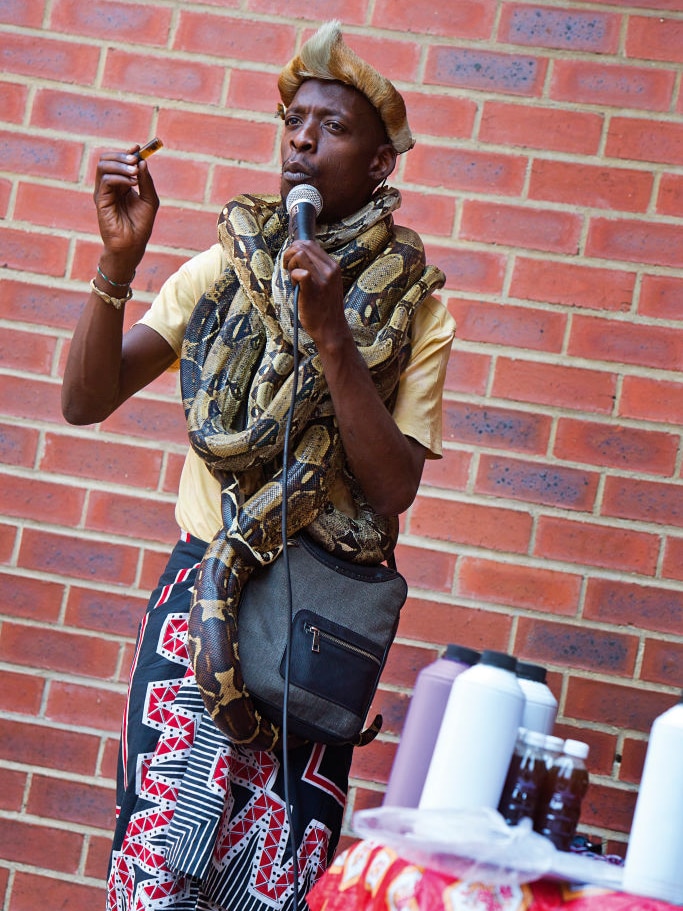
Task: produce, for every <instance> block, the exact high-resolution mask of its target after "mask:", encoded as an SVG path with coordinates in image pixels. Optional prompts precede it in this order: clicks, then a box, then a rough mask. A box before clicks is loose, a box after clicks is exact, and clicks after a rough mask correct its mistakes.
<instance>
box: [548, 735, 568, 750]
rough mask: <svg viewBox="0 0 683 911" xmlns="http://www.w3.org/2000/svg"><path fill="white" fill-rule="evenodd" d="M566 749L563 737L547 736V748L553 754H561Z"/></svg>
mask: <svg viewBox="0 0 683 911" xmlns="http://www.w3.org/2000/svg"><path fill="white" fill-rule="evenodd" d="M563 747H564V740H563V739H562V738H561V737H555V736H554V734H546V738H545V748H546V750H552V752H553V753H561V752H562V748H563Z"/></svg>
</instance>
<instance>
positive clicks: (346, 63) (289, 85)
mask: <svg viewBox="0 0 683 911" xmlns="http://www.w3.org/2000/svg"><path fill="white" fill-rule="evenodd" d="M306 79H326V80H330V81H334V82H343V83H345V84H346V85H351V86H353V87H354V88H355V89H358V91H359V92H362V94H363V95H365V97H366V98H367V99H368V101H369V102H370V104H371V105H372V106H373V107H374V108H375V110H376V111H377V113H378V114H379V116H380V118H381V120H382V123H383V124H384V128H385V130H386V132H387V136H388V137H389V141H390V142H391V144H392V146H393V147H394V149H395V150H396V151H397V152H399V153H400V152H407V151H408V150H409V149H412V147H413V146H414V145H415V140H414V139H413V136H412V134H411V132H410V127H409V126H408V117H407V115H406V106H405V102H404V101H403V97H402V96H401V94H400V93H399V92H398V91H397V90H396V88H395V87H394V86H393V85H392V83H391V82H389V80H388V79H386V78H385V77H384V76H382V75H381V73H379V72H378V71H377V70H376V69H375V68H374V67H372V66H370V64H369V63H366V62H365V60H362V59H361V58H360V57H359V56H358V55H357V54H356V53H354V51H352V50H351V48H350V47H348V45H347V44H345V42H344V39H343V37H342V33H341V26H340V23H339V22H338V21H337V20H336V19H333V20H332V21H330V22H326V23H325V24H324V25H322V26H321V27H320V28H319V29H318V31H317V32H316V33H315V35H313V36H312V37H311V38H309V39H308V41H306V43H305V44H304V45H303V46H302V48H301V50H300V51H299V53H298V54H297V55H296V56H295V57H293V58H292V59H291V60H290V61H289V63H288V64H287V65H286V66H285V67H284V69H283V70H282V72H281V73H280V76H279V78H278V82H277V87H278V90H279V92H280V98H282V102H283V104H284V105H285V107H289V105H290V104H291V103H292V99H293V98H294V96H295V95H296V93H297V91H298V90H299V87H300V86H301V84H302V82H304V81H305V80H306Z"/></svg>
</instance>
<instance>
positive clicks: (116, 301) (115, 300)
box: [90, 278, 133, 310]
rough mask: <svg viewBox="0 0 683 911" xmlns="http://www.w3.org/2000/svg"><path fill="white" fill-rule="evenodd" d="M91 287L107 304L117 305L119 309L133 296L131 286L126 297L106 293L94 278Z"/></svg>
mask: <svg viewBox="0 0 683 911" xmlns="http://www.w3.org/2000/svg"><path fill="white" fill-rule="evenodd" d="M90 287H91V288H92V290H93V291H94V292H95V294H96V295H97V296H98V297H100V298H102V300H103V301H104V302H105V304H111V306H112V307H115V308H116V309H117V310H120V309H121V307H123V305H124V304H125V303H126V301H129V300H130V299H131V297H132V296H133V289H132V288H130V287H129V288H128V291H127V292H126V296H125V297H111V295H109V294H106V293H105V292H104V291H102V289H101V288H98V287H97V285H96V284H95V279H94V278H93V279H91V281H90Z"/></svg>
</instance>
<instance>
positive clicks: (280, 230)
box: [63, 23, 453, 911]
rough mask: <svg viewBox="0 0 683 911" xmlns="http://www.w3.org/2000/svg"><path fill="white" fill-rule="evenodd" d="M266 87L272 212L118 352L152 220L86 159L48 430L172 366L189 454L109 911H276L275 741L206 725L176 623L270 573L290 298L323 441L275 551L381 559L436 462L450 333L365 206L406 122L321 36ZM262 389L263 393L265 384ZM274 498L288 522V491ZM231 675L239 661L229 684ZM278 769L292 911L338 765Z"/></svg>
mask: <svg viewBox="0 0 683 911" xmlns="http://www.w3.org/2000/svg"><path fill="white" fill-rule="evenodd" d="M278 87H279V90H280V95H281V98H282V101H283V106H282V111H281V113H282V115H283V119H284V127H283V137H282V146H281V157H282V177H281V199H280V198H277V199H276V198H274V197H259V196H245V197H238V198H237V199H236V200H234V201H232V202H231V203H230V204H229V205H228V206H226V208H225V210H224V212H223V214H222V216H221V219H220V221H219V239H220V241H221V242H220V244H217V245H215V246H214V247H212V248H211V249H210V250H208V251H206V252H205V253H203V254H200V255H199V256H197V257H195V258H194V259H193V260H191V261H190V262H189V263H187V264H186V265H185V266H184V267H182V268H181V269H180V270H179V272H178V273H176V275H174V276H172V277H171V278H170V279H169V280H168V281H167V282H166V283H165V285H164V287H163V288H162V290H161V292H160V294H159V295H158V297H157V298H156V300H155V301H154V303H153V305H152V307H151V308H150V310H149V311H148V313H147V314H146V315H145V317H144V318H143V319H142V320H141V322H140V323H138V324H137V325H135V326H133V327H132V328H131V329H130V330H129V331H128V332H127V333H126V334H125V335H123V333H122V311H123V304H124V303H125V301H126V300H127V299H128V298H129V297H130V293H131V292H130V290H129V289H130V283H131V281H132V279H133V277H134V274H135V269H136V267H137V265H138V263H139V262H140V260H141V259H142V256H143V254H144V251H145V247H146V244H147V241H148V240H149V237H150V234H151V230H152V225H153V221H154V217H155V213H156V210H157V208H158V198H157V196H156V193H155V190H154V185H153V182H152V179H151V176H150V173H149V170H148V168H147V164H146V162H145V161H141V160H139V159H138V156H137V154H136V152H137V147H134V148H133V149H131V150H130V151H129V152H127V153H120V152H111V153H107V154H104V155H103V156H102V159H101V160H100V163H99V166H98V170H97V185H96V190H95V202H96V205H97V211H98V218H99V225H100V232H101V235H102V241H103V250H102V254H101V257H100V260H99V264H98V267H97V274H96V276H95V278H94V279H93V282H92V284H91V289H92V293H91V295H90V298H89V300H88V303H87V305H86V308H85V310H84V313H83V315H82V316H81V318H80V320H79V323H78V325H77V327H76V330H75V332H74V336H73V341H72V344H71V348H70V352H69V358H68V362H67V367H66V372H65V379H64V391H63V410H64V415H65V417H66V418H67V420H69V421H70V422H72V423H77V424H83V423H91V422H95V421H100V420H103V419H104V418H105V417H107V416H108V415H109V414H111V413H112V412H113V411H114V410H115V409H116V408H117V407H118V406H119V405H120V404H121V403H122V402H123V401H125V400H126V399H127V398H128V397H129V396H131V395H133V394H134V393H135V392H136V391H138V390H139V389H141V388H142V387H144V386H145V385H146V384H147V383H149V382H150V381H151V380H153V379H154V378H155V377H157V376H158V375H159V374H160V373H161V372H162V371H164V370H166V369H168V368H169V367H171V366H172V365H173V364H174V362H175V361H176V360H177V359H178V357H179V356H180V357H181V383H182V386H183V399H184V405H185V407H186V413H187V416H188V429H189V433H190V439H191V442H192V448H191V449H190V450H189V452H188V456H187V460H186V463H185V467H184V470H183V474H182V477H181V481H180V490H179V495H178V504H177V509H176V517H177V520H178V523H179V525H180V527H181V529H182V531H181V535H180V541H179V542H178V545H177V546H176V548H175V549H174V552H173V554H172V555H171V558H170V561H169V564H168V566H167V569H166V571H165V573H164V575H163V576H162V578H161V580H160V582H159V587H158V588H157V589H156V590H155V592H154V593H153V594H152V597H151V599H150V604H149V607H148V610H147V612H146V614H145V617H144V618H143V621H142V624H141V630H140V635H139V639H138V646H137V649H136V654H135V659H134V667H133V673H132V676H131V685H130V689H129V697H128V705H127V709H126V715H125V719H124V730H123V735H122V740H121V762H120V769H119V778H118V802H119V807H118V821H117V828H116V834H115V837H114V849H113V854H112V864H111V871H110V876H109V890H108V907H109V908H110V909H126V911H132V909H133V908H137V907H146V908H147V907H149V908H155V907H159V908H162V907H163V908H174V909H179V911H186V909H188V911H189V909H195V908H197V909H206V911H209V909H211V911H222V909H224V911H236V909H239V911H265V909H266V908H268V909H272V908H273V907H277V908H285V907H288V908H291V907H293V885H292V881H293V876H292V860H291V856H290V854H289V846H288V837H289V825H290V820H289V818H288V817H287V813H286V807H285V806H284V800H283V795H284V783H283V775H282V768H281V761H282V744H281V742H280V740H279V739H278V729H277V727H276V726H275V725H273V724H272V723H271V722H270V721H269V720H268V719H265V718H262V717H261V716H260V715H259V713H258V712H256V711H255V710H254V709H253V705H252V703H251V700H250V699H249V697H248V694H246V693H245V698H244V699H243V700H235V702H240V708H245V711H244V712H242V714H240V715H238V717H233V716H232V715H231V714H230V713H229V712H224V711H223V710H222V709H220V708H216V707H215V706H211V705H210V704H209V703H210V694H209V695H208V696H207V692H206V691H205V689H204V688H203V686H202V684H201V681H200V680H199V677H200V674H201V673H202V668H201V666H200V665H201V661H200V659H199V658H198V652H199V651H201V650H200V649H198V648H197V647H196V637H197V635H199V634H194V633H193V630H192V626H190V633H189V637H188V610H189V608H190V601H191V598H192V589H193V587H195V585H196V587H197V589H198V592H199V593H195V596H194V597H195V601H196V600H197V599H201V597H202V592H201V590H202V588H203V586H204V583H203V582H202V579H203V576H202V572H201V567H202V565H204V564H205V563H206V560H207V555H208V554H209V553H210V552H211V553H214V554H215V553H219V555H220V559H221V560H222V561H223V562H224V563H225V566H226V570H225V577H224V579H222V580H221V581H222V582H224V583H225V589H226V590H227V592H228V594H227V595H226V597H225V600H226V602H227V604H228V606H229V609H230V610H232V611H233V614H234V617H235V619H236V618H237V606H238V603H239V594H240V590H241V587H242V586H243V585H244V584H248V575H249V572H251V570H252V569H253V568H254V565H257V564H258V563H267V562H269V561H270V560H272V559H273V557H274V556H276V555H277V553H279V550H281V540H280V539H278V538H277V536H276V535H275V533H274V531H273V530H272V528H271V525H272V522H271V524H270V525H269V524H268V522H269V521H270V519H269V516H270V513H268V515H266V508H265V507H264V505H263V502H262V501H263V500H264V499H265V500H267V497H265V495H264V494H263V491H264V490H267V492H268V496H269V497H271V496H272V491H273V489H275V488H274V484H275V483H277V482H279V477H280V475H279V471H280V468H281V461H282V460H281V455H282V453H281V451H280V450H279V449H277V451H276V452H275V453H273V452H271V451H270V449H268V447H267V446H266V444H265V443H264V442H263V440H264V438H265V437H268V439H270V436H269V435H267V434H260V433H259V430H260V423H259V422H262V421H263V416H264V414H267V415H268V416H269V419H270V420H271V423H272V421H273V414H276V415H279V417H280V419H281V417H282V409H280V410H279V411H278V408H279V407H280V406H279V404H278V403H279V398H278V396H280V397H281V396H282V394H283V390H284V389H285V388H286V376H285V375H284V374H283V375H280V374H279V373H278V371H282V366H281V365H282V363H283V357H284V360H285V361H286V362H287V363H290V362H291V356H290V355H291V330H292V327H291V300H292V296H293V295H292V288H293V286H294V285H296V286H297V287H298V289H299V311H298V312H299V323H300V332H301V335H302V341H301V342H300V344H299V348H300V349H302V351H303V355H304V359H305V360H306V363H307V365H308V367H307V369H310V371H311V375H312V376H313V382H314V389H315V390H317V391H316V392H315V396H317V398H316V407H315V409H314V411H313V412H311V409H310V407H309V404H310V402H309V401H308V400H307V393H306V392H303V393H301V394H300V396H299V401H298V402H297V408H300V409H301V411H300V412H297V414H299V415H300V414H304V413H305V415H308V417H306V416H304V417H303V418H301V420H300V421H299V424H300V429H299V431H298V436H297V440H301V439H304V438H305V435H306V433H307V432H308V431H309V429H310V427H311V426H312V425H313V424H314V423H315V421H314V420H313V417H314V416H316V419H317V418H319V419H320V421H321V422H322V423H323V424H324V427H325V432H326V433H327V434H328V437H326V439H329V442H328V443H326V444H325V446H324V452H323V454H322V455H321V456H320V457H319V458H318V456H316V457H315V458H313V459H311V462H310V464H309V465H308V466H307V470H309V469H310V471H312V472H313V474H314V475H315V474H316V473H317V475H318V478H317V480H318V482H319V483H317V484H316V486H315V493H314V494H313V495H312V496H311V499H310V501H309V500H306V499H305V498H304V504H305V505H304V507H303V509H302V508H301V507H297V509H298V510H299V511H298V512H296V513H295V517H294V519H293V520H292V524H291V527H290V525H289V524H288V526H287V528H288V534H290V533H293V532H296V531H297V530H299V528H303V527H305V528H306V530H307V532H309V531H310V532H311V533H312V534H313V535H314V534H315V533H316V531H318V532H320V529H321V528H323V526H324V523H325V521H326V517H327V516H329V514H330V513H332V514H334V515H335V516H336V517H337V519H339V520H340V521H342V522H343V521H347V522H350V523H352V524H353V527H354V529H355V528H356V527H358V526H359V525H362V522H363V521H365V520H362V519H361V513H362V514H363V515H368V516H369V517H370V519H369V521H368V522H366V523H365V525H367V528H369V532H368V536H367V537H364V538H363V540H364V541H370V542H374V543H376V544H377V547H378V548H379V557H378V559H381V557H382V556H384V555H386V550H387V541H388V543H389V549H390V547H391V545H392V544H393V541H394V540H395V536H396V520H395V517H396V516H397V515H398V514H399V513H400V512H402V511H404V510H405V509H407V508H408V506H409V505H410V504H411V502H412V500H413V498H414V496H415V494H416V491H417V488H418V484H419V481H420V477H421V473H422V468H423V465H424V460H425V458H426V457H438V456H439V455H440V451H441V440H440V431H441V424H440V421H441V417H440V412H441V389H442V386H443V378H444V375H445V369H446V363H447V360H448V353H449V350H450V345H451V341H452V337H453V325H452V321H451V320H450V317H449V316H448V314H447V313H446V311H445V309H444V308H443V306H442V305H440V304H439V303H438V302H437V301H436V300H435V299H434V298H433V297H432V296H431V293H430V292H431V290H432V289H434V288H436V287H438V286H439V285H440V284H442V283H443V276H442V275H441V273H440V272H439V271H438V270H436V269H434V268H433V267H430V266H426V265H425V264H424V260H423V254H422V250H421V245H420V244H419V239H417V237H416V235H413V234H412V232H408V231H407V229H401V228H398V227H395V226H394V225H393V219H392V218H391V212H392V211H393V210H394V209H395V208H397V207H398V205H399V204H400V197H399V195H398V194H397V193H396V191H394V190H391V189H388V188H384V187H383V186H382V185H383V183H384V182H385V181H386V178H387V177H388V176H389V175H390V173H391V172H392V170H393V168H394V166H395V162H396V156H397V154H398V153H401V152H403V151H407V150H408V149H409V148H411V146H412V137H411V135H410V130H409V128H408V124H407V120H406V116H405V106H404V104H403V99H402V98H401V96H400V95H399V93H398V92H397V91H396V89H395V88H394V87H393V86H392V85H391V83H389V82H388V81H387V80H386V79H384V78H383V77H381V76H380V75H379V73H377V72H376V71H375V70H374V69H373V68H372V67H370V66H369V65H368V64H366V63H365V62H364V61H362V60H360V58H358V57H357V56H356V55H355V54H353V52H351V51H350V50H349V49H348V48H347V47H346V45H345V44H344V42H343V39H342V37H341V34H340V32H339V28H338V24H337V23H328V24H327V25H326V26H323V27H322V28H321V29H320V30H319V32H318V33H316V35H315V36H314V37H313V38H312V39H310V40H309V42H307V43H306V44H305V45H304V47H303V48H302V49H301V52H300V55H299V56H297V57H295V58H293V60H292V61H290V63H289V64H288V65H287V66H286V67H285V69H284V70H283V71H282V74H281V76H280V79H279V82H278ZM302 183H306V184H310V185H313V186H314V187H315V188H316V189H317V190H318V191H319V192H320V194H321V196H322V200H323V208H322V211H321V213H320V216H319V219H318V221H319V227H318V231H317V236H316V240H293V241H289V240H288V237H287V218H286V214H285V212H284V207H283V202H282V200H284V199H285V198H286V197H287V195H288V194H289V192H290V190H291V189H292V188H293V187H295V186H297V185H299V184H302ZM328 251H329V252H328ZM354 306H355V308H356V309H355V310H354ZM382 312H383V313H384V315H383V316H382ZM374 314H379V315H380V316H379V317H378V320H379V321H378V322H377V321H376V324H375V323H373V322H372V320H373V319H375V316H374ZM389 323H391V326H390V327H389V328H388V329H387V326H388V325H389ZM245 327H246V328H245ZM236 339H237V340H238V341H236ZM240 339H242V341H240ZM283 339H284V340H283ZM380 343H381V344H380ZM278 346H279V347H278ZM288 346H289V347H288ZM285 355H286V357H285ZM247 362H248V363H247ZM245 365H246V366H245ZM289 369H290V370H291V367H290V368H289ZM268 370H270V371H271V374H273V375H275V374H277V376H276V381H275V382H273V381H272V378H271V379H269V380H268V383H266V382H265V380H264V379H263V377H264V376H265V375H266V373H267V372H268ZM285 373H286V371H285ZM278 384H280V388H276V387H277V386H278ZM271 387H272V388H271ZM233 390H238V392H235V393H234V395H233ZM217 402H220V403H221V405H220V407H216V403H217ZM264 402H265V404H264ZM204 406H206V408H207V413H208V414H209V415H210V419H209V418H207V417H206V414H205V413H204V412H202V408H204ZM231 409H232V411H231ZM214 419H216V420H217V426H216V427H214V425H213V424H212V421H213V420H214ZM276 423H277V422H276ZM279 424H282V420H280V421H279ZM207 425H209V429H208V430H207V429H206V428H207ZM278 439H279V425H278ZM297 440H295V441H294V442H295V444H296V442H297ZM268 445H270V444H268ZM278 445H279V444H278ZM264 447H265V450H264ZM301 448H302V447H301V444H299V449H301ZM304 448H305V447H304ZM297 458H298V456H297ZM292 492H296V494H297V498H296V499H297V503H298V502H299V496H300V494H301V495H303V492H302V491H301V490H300V489H299V488H297V489H296V490H295V491H291V490H290V492H289V493H290V495H291V493H292ZM363 528H364V531H365V530H366V529H365V526H363ZM373 536H374V537H373ZM328 537H329V535H328ZM207 542H211V544H209V545H208V547H207ZM365 547H366V545H364V546H363V547H359V548H358V550H357V552H356V553H355V554H354V558H355V559H357V560H358V561H359V562H363V561H365V562H368V561H369V560H370V558H371V557H372V553H371V547H372V545H367V548H368V550H367V552H364V550H365ZM198 568H199V570H200V571H199V574H198V573H197V570H198ZM204 587H205V586H204ZM214 596H215V592H213V591H209V592H208V595H207V597H209V598H211V597H214ZM200 603H201V602H200ZM195 613H196V612H194V611H193V612H192V614H191V617H192V616H194V615H195ZM190 624H192V620H190ZM195 659H196V660H195ZM239 670H240V669H239V661H238V659H237V655H235V662H234V666H231V667H230V673H231V679H233V678H236V677H237V675H238V674H239ZM198 684H199V685H198ZM200 687H202V688H201V692H200ZM203 702H204V703H207V704H206V706H205V705H204V704H203ZM207 708H210V710H211V711H210V713H209V712H207ZM214 708H215V711H214ZM244 718H246V719H247V720H246V722H245V721H244ZM287 755H288V759H289V764H290V771H292V772H293V774H292V776H291V779H292V781H291V782H290V784H291V786H292V787H293V788H294V791H293V796H292V797H291V804H292V817H291V819H292V825H293V827H294V830H295V835H296V844H297V845H298V846H299V850H298V863H297V867H298V870H299V877H300V880H299V887H300V896H299V897H300V907H305V903H304V899H303V896H304V894H305V892H306V891H307V890H308V889H309V888H310V886H311V885H312V884H313V882H314V881H315V879H316V878H317V877H318V876H319V875H320V874H321V873H322V871H323V870H324V869H325V866H326V865H327V863H328V861H329V859H331V857H332V854H333V853H334V850H335V847H336V844H337V841H338V838H339V832H340V828H341V821H342V815H343V808H344V801H345V795H346V790H347V786H348V772H349V768H350V763H351V756H352V746H351V745H344V746H341V747H334V748H331V747H323V746H321V745H320V744H310V743H306V744H304V745H301V746H298V747H296V748H291V749H289V750H288V752H287Z"/></svg>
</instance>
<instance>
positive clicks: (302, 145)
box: [292, 120, 318, 149]
mask: <svg viewBox="0 0 683 911" xmlns="http://www.w3.org/2000/svg"><path fill="white" fill-rule="evenodd" d="M317 141H318V139H317V130H316V127H315V124H313V123H312V122H311V121H309V120H306V121H304V122H303V123H302V124H301V126H300V127H299V129H298V130H297V131H296V132H295V133H294V134H293V135H292V143H293V145H294V146H295V147H296V148H297V149H312V148H314V147H315V146H316V144H317Z"/></svg>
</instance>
